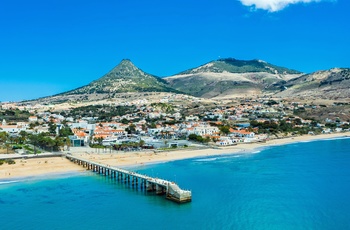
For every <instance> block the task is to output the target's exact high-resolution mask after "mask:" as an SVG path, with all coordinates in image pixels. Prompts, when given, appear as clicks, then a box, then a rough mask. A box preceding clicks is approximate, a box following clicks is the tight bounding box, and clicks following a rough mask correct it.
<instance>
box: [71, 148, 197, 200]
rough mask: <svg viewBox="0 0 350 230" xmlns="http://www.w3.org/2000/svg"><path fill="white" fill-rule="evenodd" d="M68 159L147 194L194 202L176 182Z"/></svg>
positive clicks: (75, 158)
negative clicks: (151, 193) (152, 193)
mask: <svg viewBox="0 0 350 230" xmlns="http://www.w3.org/2000/svg"><path fill="white" fill-rule="evenodd" d="M66 158H67V159H69V160H70V161H72V162H74V163H76V164H79V165H81V166H83V167H84V168H87V170H91V171H93V172H96V173H98V174H100V175H104V176H107V177H110V178H113V179H115V180H118V181H120V182H124V183H128V184H130V185H131V188H135V189H138V188H140V189H141V190H143V189H144V190H145V191H147V192H155V193H156V194H159V195H163V194H165V195H166V196H165V197H166V198H167V199H169V200H172V201H175V202H178V203H186V202H190V201H191V200H192V194H191V191H189V190H182V189H180V187H179V186H178V185H177V184H175V183H174V182H170V181H167V180H163V179H159V178H153V177H149V176H147V175H143V174H139V173H136V172H132V171H128V170H125V169H121V168H117V167H112V166H110V165H104V164H100V163H96V162H93V161H90V160H87V159H83V158H79V157H76V156H73V155H69V154H67V155H66Z"/></svg>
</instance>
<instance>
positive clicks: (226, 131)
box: [219, 125, 230, 135]
mask: <svg viewBox="0 0 350 230" xmlns="http://www.w3.org/2000/svg"><path fill="white" fill-rule="evenodd" d="M219 130H220V132H221V133H222V134H224V135H227V134H229V133H230V126H228V125H224V126H220V127H219Z"/></svg>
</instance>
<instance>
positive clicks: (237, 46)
mask: <svg viewBox="0 0 350 230" xmlns="http://www.w3.org/2000/svg"><path fill="white" fill-rule="evenodd" d="M303 1H306V2H309V3H302V2H303ZM283 2H284V3H285V4H282V3H283ZM288 2H299V3H296V4H288ZM349 9H350V1H348V0H337V1H335V0H320V1H317V0H216V1H213V0H202V1H194V0H177V1H165V0H162V1H161V0H152V1H141V0H139V1H135V0H128V1H125V0H124V1H120V0H99V1H91V0H90V1H86V0H84V1H82V0H51V1H47V0H31V1H27V0H2V1H1V2H0V29H1V33H0V35H1V36H0V79H1V85H0V86H1V88H0V101H17V100H23V99H34V98H38V97H42V96H48V95H53V94H56V93H60V92H63V91H67V90H71V89H74V88H77V87H80V86H83V85H86V84H88V83H90V82H91V81H93V80H96V79H98V78H99V77H101V76H102V75H104V74H105V73H107V72H108V71H109V70H111V69H112V68H113V67H114V66H116V65H117V64H118V63H119V62H120V61H121V60H122V59H124V58H128V59H131V60H132V61H133V62H134V64H135V65H136V66H138V67H139V68H141V69H142V70H144V71H146V72H148V73H151V74H154V75H157V76H161V77H162V76H169V75H173V74H176V73H178V72H180V71H183V70H186V69H189V68H192V67H196V66H199V65H201V64H204V63H207V62H209V61H211V60H216V59H218V58H220V57H221V58H224V57H233V58H236V59H245V60H250V59H262V60H265V61H268V62H270V63H272V64H275V65H280V66H284V67H288V68H292V69H297V70H300V71H303V72H306V73H309V72H313V71H317V70H324V69H329V68H333V67H350V57H349V53H350V45H349V41H350V23H349V21H350V14H349V13H348V11H349Z"/></svg>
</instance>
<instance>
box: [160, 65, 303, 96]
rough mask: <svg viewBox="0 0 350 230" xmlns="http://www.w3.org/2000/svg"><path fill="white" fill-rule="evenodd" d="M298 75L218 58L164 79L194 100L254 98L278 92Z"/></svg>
mask: <svg viewBox="0 0 350 230" xmlns="http://www.w3.org/2000/svg"><path fill="white" fill-rule="evenodd" d="M301 75H302V73H301V72H299V71H296V70H290V69H287V68H284V67H279V66H275V65H272V64H269V63H267V62H265V61H261V60H250V61H244V60H236V59H233V58H227V59H219V60H217V61H212V62H209V63H207V64H205V65H202V66H199V67H197V68H194V69H190V70H187V71H184V72H181V73H179V74H176V75H174V76H171V77H167V78H165V80H166V81H167V82H168V83H169V84H170V85H171V86H172V87H173V88H175V89H177V90H179V91H183V92H185V93H188V94H191V95H193V96H198V97H206V98H213V97H216V98H220V97H226V96H244V95H257V94H261V93H263V92H275V91H279V90H280V89H281V87H282V86H283V85H284V84H285V83H286V82H287V81H288V80H290V79H294V78H297V77H299V76H301Z"/></svg>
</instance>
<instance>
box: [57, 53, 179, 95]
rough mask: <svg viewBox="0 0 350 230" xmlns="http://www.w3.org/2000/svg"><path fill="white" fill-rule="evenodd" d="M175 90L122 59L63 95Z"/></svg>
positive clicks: (161, 80)
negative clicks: (99, 76)
mask: <svg viewBox="0 0 350 230" xmlns="http://www.w3.org/2000/svg"><path fill="white" fill-rule="evenodd" d="M175 91H176V90H174V89H172V88H171V87H169V86H168V85H167V82H166V81H164V80H163V79H161V78H159V77H156V76H153V75H151V74H148V73H145V72H143V71H142V70H140V69H139V68H137V67H136V66H135V65H134V64H133V63H132V62H131V61H130V60H128V59H124V60H122V61H121V62H120V64H119V65H117V66H116V67H114V68H113V69H112V70H111V71H109V72H108V73H107V74H106V75H104V76H103V77H101V78H100V79H98V80H96V81H93V82H91V83H90V84H88V85H87V86H84V87H81V88H78V89H75V90H72V91H69V92H66V93H64V95H70V94H93V93H96V94H114V93H126V92H175Z"/></svg>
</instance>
